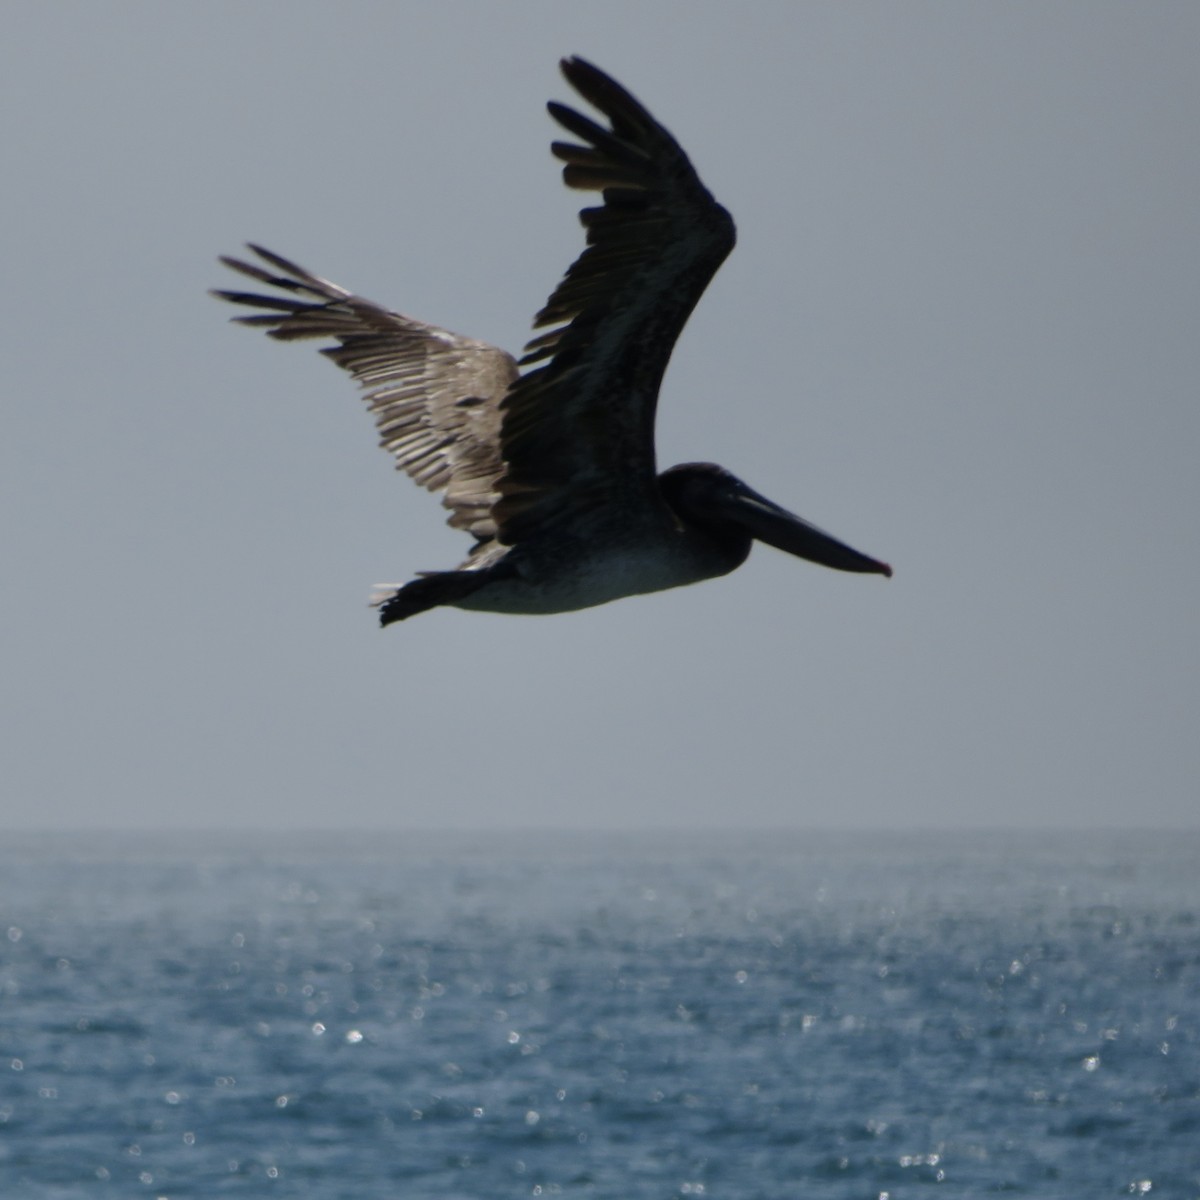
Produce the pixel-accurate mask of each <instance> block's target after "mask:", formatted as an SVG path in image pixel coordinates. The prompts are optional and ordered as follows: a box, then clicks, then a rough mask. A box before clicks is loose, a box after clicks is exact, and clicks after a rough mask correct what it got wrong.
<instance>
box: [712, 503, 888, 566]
mask: <svg viewBox="0 0 1200 1200" xmlns="http://www.w3.org/2000/svg"><path fill="white" fill-rule="evenodd" d="M739 483H740V480H739ZM723 499H724V503H723V504H722V506H721V507H722V510H723V513H724V515H725V516H726V517H728V518H729V519H730V520H733V521H736V522H737V523H738V524H739V525H741V526H742V527H743V528H745V529H746V530H748V531H749V532H750V533H751V534H753V535H754V537H756V538H757V539H758V540H759V541H760V542H766V543H767V545H769V546H774V547H775V548H776V549H777V550H786V551H787V553H788V554H795V555H796V556H797V557H799V558H806V559H808V561H809V562H814V563H820V565H821V566H823V567H832V568H833V569H834V570H835V571H861V572H864V573H868V574H872V575H886V576H887V577H888V578H889V579H890V578H891V575H892V568H891V567H889V566H888V564H887V563H885V562H879V561H878V559H874V558H870V557H868V556H867V555H866V554H862V553H860V552H859V551H858V550H854V549H852V548H851V547H850V546H847V545H846V544H845V542H839V541H838V540H837V538H835V537H832V536H831V535H830V534H828V533H826V532H825V531H824V530H823V529H818V528H817V527H816V526H815V525H810V524H809V523H808V522H807V521H805V520H804V519H803V518H801V517H798V516H796V514H795V513H790V512H788V511H787V509H786V508H780V507H779V505H778V504H773V503H772V502H771V501H770V500H768V499H767V498H766V497H765V496H760V495H759V494H758V493H757V492H756V491H754V490H753V489H752V488H748V487H746V485H745V484H744V483H741V484H740V487H738V488H737V489H736V490H735V491H733V492H731V493H727V494H726V496H725V497H724V498H723Z"/></svg>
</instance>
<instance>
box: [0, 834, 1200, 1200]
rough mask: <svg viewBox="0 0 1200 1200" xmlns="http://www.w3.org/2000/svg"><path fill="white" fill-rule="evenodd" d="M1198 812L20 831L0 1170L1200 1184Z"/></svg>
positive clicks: (150, 1183) (653, 1193) (907, 1185)
mask: <svg viewBox="0 0 1200 1200" xmlns="http://www.w3.org/2000/svg"><path fill="white" fill-rule="evenodd" d="M1198 864H1200V835H1197V834H1194V833H1192V834H1183V835H1179V834H1150V833H1143V834H1129V833H1124V834H1116V833H1113V834H1090V835H1087V836H1084V837H1080V836H1078V835H1066V834H1056V835H1046V834H1038V835H1034V834H1027V835H1014V834H990V835H985V834H972V835H953V836H951V835H919V834H906V835H883V834H878V835H871V836H862V835H833V834H822V835H802V834H796V833H788V834H781V835H771V836H767V835H724V836H715V835H714V836H700V835H696V836H693V837H686V838H680V837H678V836H668V835H638V836H632V835H631V836H618V835H603V836H600V835H582V834H580V835H565V834H564V835H521V834H517V833H512V834H505V835H494V834H492V835H485V834H476V835H432V834H421V835H413V836H402V835H399V834H386V835H363V836H359V837H355V836H351V835H347V834H339V835H327V836H317V835H312V836H306V837H302V836H289V837H284V838H279V837H277V836H273V835H269V834H265V833H264V834H258V835H241V836H237V837H234V836H232V835H231V836H229V837H226V838H218V837H214V836H211V835H210V836H197V835H191V836H183V835H177V836H174V837H170V838H168V837H161V838H155V837H149V836H142V837H123V836H115V835H106V836H99V837H97V836H93V837H86V838H84V837H55V836H34V835H24V836H19V837H12V836H10V837H9V838H8V839H7V841H6V844H5V845H4V846H3V847H0V1196H3V1197H4V1198H5V1200H10V1198H11V1200H27V1198H28V1200H42V1198H50V1197H54V1198H65V1197H72V1198H74V1197H81V1198H82V1197H89V1198H90V1197H111V1198H114V1200H115V1198H117V1197H120V1198H122V1200H124V1198H125V1197H143V1196H144V1197H149V1198H155V1197H171V1198H175V1197H180V1198H182V1197H224V1196H231V1197H255V1198H277V1200H284V1198H288V1200H291V1198H300V1197H303V1198H304V1200H367V1198H371V1200H377V1198H378V1200H382V1198H388V1200H425V1198H430V1200H432V1198H434V1197H439V1198H441V1197H447V1198H449V1197H452V1198H454V1200H498V1198H502V1197H534V1196H563V1197H597V1198H599V1197H604V1198H609V1197H611V1198H614V1200H616V1198H620V1200H652V1198H653V1200H675V1198H680V1200H682V1198H686V1197H693V1198H694V1197H706V1198H708V1200H718V1198H721V1200H723V1198H726V1197H728V1198H730V1200H735V1198H736V1200H760V1198H761V1200H768V1198H769V1200H779V1198H784V1197H787V1198H800V1197H803V1198H820V1200H825V1198H828V1200H834V1198H837V1200H842V1198H845V1200H883V1198H886V1200H900V1198H907V1197H916V1196H924V1195H931V1196H936V1197H942V1198H945V1200H949V1198H950V1197H978V1196H990V1195H1012V1196H1022V1197H1026V1196H1027V1197H1038V1198H1044V1200H1057V1198H1061V1200H1094V1198H1096V1197H1105V1196H1112V1197H1116V1196H1129V1195H1134V1196H1138V1195H1149V1196H1151V1197H1152V1198H1157V1197H1160V1196H1161V1197H1172V1198H1175V1197H1188V1198H1195V1197H1200V865H1198Z"/></svg>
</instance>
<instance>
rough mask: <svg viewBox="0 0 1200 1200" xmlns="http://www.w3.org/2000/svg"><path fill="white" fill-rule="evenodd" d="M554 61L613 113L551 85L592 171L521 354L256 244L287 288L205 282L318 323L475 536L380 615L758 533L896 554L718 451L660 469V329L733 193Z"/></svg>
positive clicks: (306, 328)
mask: <svg viewBox="0 0 1200 1200" xmlns="http://www.w3.org/2000/svg"><path fill="white" fill-rule="evenodd" d="M561 67H562V72H563V75H564V76H565V77H566V79H567V81H568V83H570V84H571V86H572V87H573V88H574V89H575V90H576V91H577V92H578V93H579V94H580V95H581V96H582V97H583V98H584V100H586V101H588V102H589V103H590V104H591V105H593V106H594V107H595V108H596V109H597V110H598V111H599V112H600V113H602V114H603V115H604V117H605V118H607V120H608V127H607V128H606V127H605V126H604V125H602V124H599V123H598V122H596V121H594V120H593V119H591V118H590V117H587V116H584V115H583V114H582V113H580V112H577V111H575V110H574V109H572V108H568V107H567V106H566V105H564V104H559V103H556V102H553V101H552V102H551V103H550V104H549V105H548V108H549V111H550V115H551V116H552V117H553V118H554V119H555V120H556V121H557V122H558V123H559V124H560V125H561V126H562V127H563V128H564V129H565V130H566V131H567V132H568V133H570V134H571V135H573V137H574V138H576V139H578V140H577V141H570V142H567V141H561V142H558V141H556V142H554V143H553V144H552V145H551V151H552V153H553V154H554V156H555V157H556V158H558V159H560V160H562V162H563V163H564V164H565V165H564V167H563V179H564V181H565V183H566V184H567V186H568V187H572V188H580V189H583V190H586V191H596V192H599V193H600V197H601V203H600V204H599V205H597V206H596V207H594V208H585V209H583V211H582V212H581V213H580V214H579V217H580V221H581V222H582V224H583V226H584V229H585V230H586V231H587V246H586V249H585V250H584V251H583V253H582V254H581V255H580V256H579V258H578V259H576V261H575V262H574V263H573V264H572V266H571V267H570V269H569V270H568V271H567V273H566V275H565V276H564V277H563V279H562V281H561V282H560V283H559V285H558V287H557V288H556V289H555V290H554V293H553V295H551V297H550V299H549V300H548V301H547V303H546V306H545V307H544V308H543V309H542V310H541V312H539V313H538V314H537V317H536V319H535V321H534V328H535V329H542V330H544V331H545V332H541V333H538V334H537V336H535V337H534V338H533V340H532V341H530V342H529V343H528V344H527V345H526V347H525V351H524V356H523V357H522V358H521V359H520V360H519V361H517V360H516V359H514V358H513V357H512V356H511V355H510V354H508V353H506V352H505V351H504V350H501V349H498V348H497V347H495V346H491V345H488V344H487V343H486V342H480V341H475V340H473V339H472V338H467V337H462V336H460V335H459V334H455V333H450V332H449V331H447V330H445V329H439V328H437V327H436V326H433V325H427V324H425V323H424V322H421V321H417V320H414V319H413V318H411V317H406V316H403V315H401V314H400V313H397V312H392V311H391V310H389V309H386V308H382V307H380V306H379V305H378V304H374V303H372V302H371V301H369V300H364V299H363V298H362V297H361V296H356V295H354V294H353V293H352V292H348V291H346V290H345V289H344V288H341V287H338V286H337V284H334V283H330V282H329V281H328V280H326V279H321V278H320V277H318V276H316V275H313V274H310V273H309V272H308V271H306V270H304V269H303V268H302V267H298V266H297V265H296V264H295V263H292V262H289V261H288V260H287V259H285V258H280V257H279V256H278V255H277V254H272V253H271V252H270V251H268V250H264V249H263V248H262V247H260V246H255V245H250V246H249V249H250V250H251V251H253V253H254V254H255V255H256V256H257V258H258V259H259V260H260V262H261V263H262V264H263V265H256V264H254V263H250V262H244V261H241V260H239V259H235V258H224V257H223V258H222V259H221V262H223V263H224V264H225V265H226V266H228V267H230V268H232V269H233V270H234V271H237V272H240V273H241V274H242V275H246V276H249V277H250V278H251V279H253V280H255V281H257V282H258V283H260V284H266V285H268V286H269V287H272V288H275V289H278V290H279V291H280V292H282V293H286V294H285V295H278V296H276V295H261V294H258V293H254V292H242V291H216V292H214V295H217V296H219V297H221V298H223V299H225V300H229V301H232V302H233V303H234V304H240V305H248V306H249V307H251V308H254V309H257V310H259V311H257V312H255V313H254V314H253V315H250V316H240V317H236V318H234V320H236V321H238V322H240V323H241V324H243V325H254V326H260V327H262V328H263V329H265V330H266V332H267V333H268V334H269V335H270V336H271V337H273V338H278V339H279V340H280V341H293V340H298V339H303V338H318V339H324V340H327V341H329V342H331V343H332V344H331V345H329V346H327V347H326V348H325V349H323V350H322V351H321V353H323V354H325V355H327V356H328V357H329V358H331V359H332V360H333V361H334V362H335V363H337V365H338V366H340V367H343V368H344V369H345V370H347V371H349V372H350V374H351V375H353V376H354V378H355V379H356V380H358V382H359V384H360V385H361V387H362V389H363V393H364V399H365V400H366V403H367V406H368V408H369V409H370V411H371V413H372V414H373V415H374V418H375V423H376V425H377V427H378V430H379V435H380V444H381V445H382V446H383V447H384V449H386V450H388V451H390V452H391V453H392V455H393V456H394V457H395V459H396V466H397V467H398V468H399V469H400V470H402V471H404V472H405V473H406V474H408V475H409V476H410V477H411V478H412V479H414V480H415V481H416V482H417V483H419V484H421V485H422V486H423V487H425V488H428V489H429V490H430V491H434V492H439V491H440V492H441V493H442V503H443V505H445V507H446V508H448V509H449V510H450V518H449V524H450V525H452V526H453V527H454V528H456V529H463V530H466V531H467V532H468V533H469V534H471V536H472V537H473V538H474V539H475V544H474V546H473V547H472V549H471V552H470V554H469V555H468V556H467V558H466V560H465V561H464V562H463V563H462V564H461V565H460V566H458V567H456V568H455V569H454V570H451V571H430V572H424V573H422V574H421V575H419V576H418V578H416V579H414V580H412V581H411V582H409V583H406V584H403V585H390V584H389V585H381V586H385V587H386V588H387V589H388V590H387V591H386V592H384V593H383V594H381V595H378V596H377V597H375V599H374V603H376V604H377V605H378V606H379V609H380V617H381V621H382V624H384V625H389V624H391V623H392V622H393V621H403V620H404V619H405V618H407V617H411V616H414V615H415V614H417V613H420V612H424V611H426V610H427V609H431V608H436V607H438V606H440V605H449V606H452V607H455V608H464V609H477V610H483V611H487V612H502V613H554V612H569V611H573V610H576V609H581V608H589V607H591V606H593V605H597V604H606V603H607V602H608V601H610V600H616V599H619V598H620V597H622V596H632V595H638V594H641V593H645V592H656V591H661V590H663V589H665V588H672V587H679V586H681V585H683V584H688V583H697V582H699V581H700V580H702V579H712V578H715V577H716V576H718V575H725V574H728V573H729V572H730V571H732V570H734V569H735V568H736V567H739V566H740V565H741V564H742V563H743V562H745V560H746V557H747V555H748V554H749V553H750V547H751V544H752V542H753V541H754V540H755V539H757V540H759V541H762V542H766V543H768V544H769V545H771V546H775V547H777V548H778V549H780V550H785V551H787V552H788V553H789V554H794V555H797V556H798V557H800V558H805V559H808V560H809V561H810V562H814V563H820V564H821V565H823V566H826V567H833V568H835V569H837V570H840V571H858V572H866V573H874V574H878V575H888V576H890V575H891V573H892V571H891V568H890V567H889V566H888V565H887V564H886V563H883V562H879V561H877V560H876V559H874V558H870V557H868V556H867V555H865V554H861V553H860V552H859V551H857V550H853V549H851V548H850V547H849V546H847V545H845V544H844V543H843V542H840V541H838V540H837V539H836V538H834V537H831V536H830V535H829V534H827V533H824V532H823V531H822V530H820V529H817V528H816V527H815V526H813V525H811V524H809V523H808V522H807V521H804V520H802V519H801V518H800V517H797V516H795V515H794V514H792V513H790V512H788V511H787V510H786V509H783V508H780V507H779V506H778V505H777V504H774V503H772V502H771V501H770V500H768V499H766V497H764V496H761V495H759V494H758V493H757V492H755V491H754V490H753V489H752V488H750V487H748V486H747V485H746V484H745V483H743V482H742V481H741V480H740V479H738V478H737V477H736V476H734V475H733V474H731V473H730V472H729V471H727V470H725V469H724V468H723V467H719V466H716V465H715V464H713V463H684V464H682V465H680V466H676V467H671V468H670V469H669V470H667V471H663V472H662V473H661V474H659V473H658V471H657V467H656V464H655V452H654V412H655V407H656V404H657V401H658V391H659V385H660V383H661V382H662V377H663V372H664V371H665V370H666V366H667V361H668V359H669V358H670V356H671V350H672V348H673V347H674V345H675V341H676V339H677V338H678V336H679V333H680V331H681V330H682V329H683V326H684V323H685V322H686V321H687V318H688V316H689V314H690V313H691V311H692V309H693V308H694V307H695V305H696V302H697V301H698V300H699V299H700V296H701V294H702V293H703V291H704V289H705V287H706V286H707V285H708V281H709V280H710V279H711V278H712V276H713V274H714V273H715V272H716V270H717V268H718V267H719V266H720V265H721V263H722V262H723V261H724V259H725V257H726V255H728V254H729V252H730V250H732V249H733V244H734V225H733V220H732V218H731V217H730V215H729V213H728V212H726V210H725V209H724V208H722V207H721V205H720V204H718V203H717V202H716V201H715V200H714V199H713V197H712V196H711V195H710V194H709V192H708V190H707V189H706V188H705V186H704V185H703V184H702V183H701V182H700V178H699V176H698V175H697V174H696V171H695V169H694V168H693V167H692V164H691V162H690V161H689V160H688V157H687V155H686V154H685V153H684V152H683V150H682V149H681V148H680V146H679V144H678V142H676V141H675V139H674V138H673V137H672V136H671V134H669V133H668V132H667V130H666V129H664V128H663V127H662V126H661V125H660V124H658V122H657V121H655V119H654V118H653V117H652V116H651V115H650V114H649V113H648V112H647V111H646V109H645V108H644V107H642V105H641V104H640V103H638V101H637V100H635V99H634V97H633V96H631V95H630V94H629V92H627V91H626V90H625V89H624V88H623V87H621V85H620V84H618V83H617V82H616V81H615V80H614V79H612V78H610V77H609V76H608V75H606V74H605V73H604V72H603V71H601V70H599V69H598V68H597V67H594V66H592V65H591V64H590V63H588V62H585V61H584V60H583V59H581V58H567V59H564V60H563V61H562V63H561Z"/></svg>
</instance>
